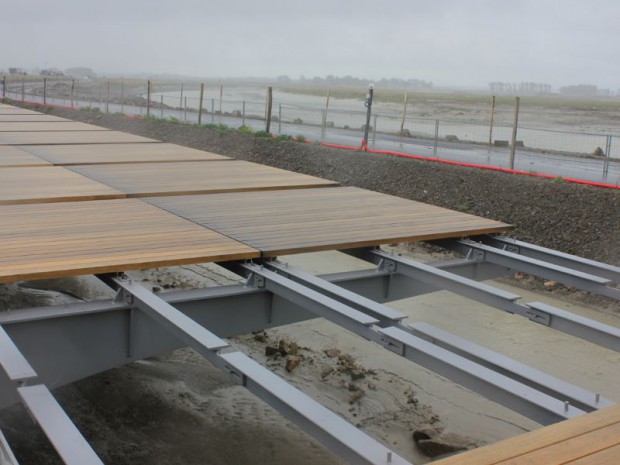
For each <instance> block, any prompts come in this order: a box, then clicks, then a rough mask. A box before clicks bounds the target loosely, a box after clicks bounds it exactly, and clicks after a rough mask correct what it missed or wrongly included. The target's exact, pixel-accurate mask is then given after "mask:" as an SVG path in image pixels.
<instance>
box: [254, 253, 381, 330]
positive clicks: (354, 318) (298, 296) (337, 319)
mask: <svg viewBox="0 0 620 465" xmlns="http://www.w3.org/2000/svg"><path fill="white" fill-rule="evenodd" d="M243 268H245V269H246V270H247V271H248V273H249V280H248V283H249V284H250V285H253V286H255V287H257V288H259V289H265V290H266V291H269V292H272V293H274V294H276V295H278V296H279V297H281V298H283V299H286V300H288V301H290V302H294V303H295V304H296V305H299V306H301V307H303V308H305V309H306V310H309V311H310V312H312V313H314V314H315V315H317V316H320V317H324V318H327V319H328V320H330V321H332V322H334V323H336V324H337V325H339V326H342V327H343V328H346V329H349V330H351V331H352V332H355V333H356V334H360V335H362V334H366V333H368V331H370V327H371V326H372V325H376V324H378V323H379V320H377V319H376V318H374V317H371V316H369V315H366V314H365V313H363V312H360V311H359V310H355V309H354V308H351V307H349V306H347V305H344V304H342V303H341V302H338V301H337V300H334V299H332V298H330V297H327V296H325V295H323V294H321V293H319V292H316V291H314V290H312V289H309V288H307V287H305V286H303V285H301V284H298V283H296V282H295V281H292V280H290V279H288V278H285V277H284V276H280V275H279V274H277V273H275V272H273V271H271V270H268V269H266V268H264V267H263V266H259V265H255V264H247V265H243Z"/></svg>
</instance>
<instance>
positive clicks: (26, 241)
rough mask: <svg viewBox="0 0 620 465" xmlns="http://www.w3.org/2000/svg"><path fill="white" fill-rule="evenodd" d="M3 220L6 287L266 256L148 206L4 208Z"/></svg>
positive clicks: (1, 264)
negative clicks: (46, 279) (43, 280)
mask: <svg viewBox="0 0 620 465" xmlns="http://www.w3.org/2000/svg"><path fill="white" fill-rule="evenodd" d="M31 169H34V168H31ZM48 169H49V168H48ZM0 218H2V221H1V222H0V243H1V244H2V252H1V253H0V283H2V282H11V281H17V280H32V279H40V278H53V277H64V276H73V275H81V274H91V273H104V272H111V271H120V270H131V269H139V268H154V267H158V266H169V265H180V264H187V263H201V262H213V261H227V260H237V259H246V258H255V257H258V256H259V252H258V251H256V250H254V249H252V248H251V247H248V246H247V245H244V244H241V243H240V242H236V241H234V240H232V239H230V238H228V237H225V236H223V235H221V234H218V233H216V232H214V231H210V230H208V229H206V228H203V227H202V226H199V225H196V224H194V223H192V222H190V221H187V220H184V219H182V218H179V217H177V216H176V215H173V214H170V213H167V212H165V211H163V210H161V209H159V208H157V207H154V206H152V205H149V204H147V203H145V202H142V201H140V200H133V199H122V200H106V201H97V202H68V203H47V204H35V205H19V206H0Z"/></svg>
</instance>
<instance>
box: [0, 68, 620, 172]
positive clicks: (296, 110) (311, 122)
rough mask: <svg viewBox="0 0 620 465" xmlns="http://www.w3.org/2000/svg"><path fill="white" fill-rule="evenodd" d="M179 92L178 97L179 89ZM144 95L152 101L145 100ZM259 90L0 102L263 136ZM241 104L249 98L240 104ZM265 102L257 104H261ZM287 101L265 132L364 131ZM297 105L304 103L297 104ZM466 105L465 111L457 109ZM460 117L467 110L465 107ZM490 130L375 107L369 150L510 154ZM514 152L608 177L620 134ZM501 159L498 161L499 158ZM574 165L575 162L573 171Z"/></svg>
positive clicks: (360, 120)
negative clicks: (589, 163)
mask: <svg viewBox="0 0 620 465" xmlns="http://www.w3.org/2000/svg"><path fill="white" fill-rule="evenodd" d="M179 88H180V89H179ZM149 90H150V94H149ZM260 94H261V89H260V88H257V87H254V88H247V89H243V88H242V89H236V88H233V89H232V90H231V89H227V90H226V92H224V89H223V87H218V86H212V87H210V88H206V89H204V93H203V98H202V101H201V99H200V86H198V85H196V84H193V85H185V84H175V85H174V86H172V85H170V84H162V85H159V86H158V85H157V84H155V85H151V84H149V85H147V83H146V82H144V81H127V82H125V81H121V82H119V81H112V82H110V81H107V82H103V81H100V82H97V83H93V82H80V81H77V80H67V79H53V78H47V79H44V80H42V79H25V78H23V79H11V80H8V81H7V80H6V79H5V80H3V81H2V96H3V97H4V98H9V99H15V100H23V101H32V102H39V103H46V104H53V105H61V106H68V107H74V108H82V109H89V110H92V111H102V112H108V113H123V114H128V115H136V116H150V117H153V118H167V119H174V120H178V121H182V122H187V123H197V122H198V121H200V123H202V124H215V125H218V124H219V125H226V126H228V127H240V126H248V127H250V128H252V129H254V130H262V129H264V128H265V123H266V121H265V119H266V115H267V103H268V102H267V100H266V98H265V97H266V95H265V94H263V95H262V96H261V95H260ZM246 97H247V98H246ZM261 97H263V98H261ZM290 100H292V101H289V100H288V99H287V98H286V96H282V94H280V96H279V97H276V98H274V99H273V102H272V104H273V109H272V112H271V126H270V130H271V132H275V133H278V134H285V133H286V134H290V135H292V136H296V135H304V136H305V137H306V138H307V137H308V136H310V137H313V138H315V139H320V140H323V141H330V142H342V141H344V140H345V138H346V137H350V138H352V137H361V134H362V133H363V131H364V126H365V123H366V111H365V109H364V108H363V105H362V104H361V103H360V109H359V110H356V109H352V108H351V104H350V102H349V105H348V106H342V105H340V104H339V103H340V102H339V101H338V100H335V99H333V100H332V101H331V107H330V106H327V105H325V106H317V105H308V104H303V99H301V98H300V97H299V96H297V98H294V99H290ZM300 101H302V103H299V102H300ZM463 105H465V104H463ZM462 110H463V111H464V112H465V111H466V110H467V108H466V107H465V106H464V107H463V108H462ZM494 117H495V119H494V121H495V122H494V124H493V126H490V124H489V123H486V124H485V123H479V122H463V121H449V120H445V119H432V118H421V117H419V115H413V114H411V113H405V114H404V115H403V114H398V113H397V112H394V111H387V110H385V109H384V108H381V106H380V105H375V106H374V114H373V116H372V119H371V127H370V131H371V140H369V143H371V144H375V145H376V144H382V143H383V144H389V143H397V144H400V145H401V146H402V144H405V143H408V142H409V141H418V142H419V144H418V146H417V148H418V150H421V151H424V147H426V148H427V149H430V148H432V153H433V154H434V155H436V154H437V149H438V145H441V148H442V153H446V149H451V150H458V149H459V147H460V148H464V147H467V146H474V147H476V146H478V147H489V148H492V149H494V150H502V149H503V150H504V151H506V152H507V151H508V150H509V147H510V144H511V137H512V130H513V128H512V126H511V124H508V123H507V121H509V120H510V118H511V115H510V114H508V112H506V111H503V112H501V111H498V112H497V113H496V114H495V115H494ZM515 145H516V148H517V149H518V150H519V151H520V152H533V153H545V154H547V155H548V156H550V157H551V158H550V159H551V160H562V158H561V157H562V156H567V155H571V156H573V157H575V156H577V158H579V157H588V158H593V157H594V158H597V159H599V160H600V161H601V166H602V167H601V169H602V171H603V174H604V175H605V176H606V175H607V172H608V170H609V166H610V163H612V162H615V161H617V160H614V159H620V134H615V133H599V134H596V133H585V132H570V131H559V130H552V129H547V128H533V127H527V126H520V127H518V130H517V138H516V143H515ZM498 158H500V157H498ZM577 165H579V161H578V160H577V161H576V166H577Z"/></svg>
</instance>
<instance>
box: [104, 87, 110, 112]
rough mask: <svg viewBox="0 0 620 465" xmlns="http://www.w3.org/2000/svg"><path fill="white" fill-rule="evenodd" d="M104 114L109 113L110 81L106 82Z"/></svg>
mask: <svg viewBox="0 0 620 465" xmlns="http://www.w3.org/2000/svg"><path fill="white" fill-rule="evenodd" d="M105 112H106V113H110V81H108V83H107V86H106V95H105Z"/></svg>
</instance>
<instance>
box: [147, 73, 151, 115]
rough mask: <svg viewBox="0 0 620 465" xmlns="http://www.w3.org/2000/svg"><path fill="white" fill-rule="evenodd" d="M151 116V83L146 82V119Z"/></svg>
mask: <svg viewBox="0 0 620 465" xmlns="http://www.w3.org/2000/svg"><path fill="white" fill-rule="evenodd" d="M149 116H151V81H150V80H148V81H146V117H147V118H148V117H149Z"/></svg>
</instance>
